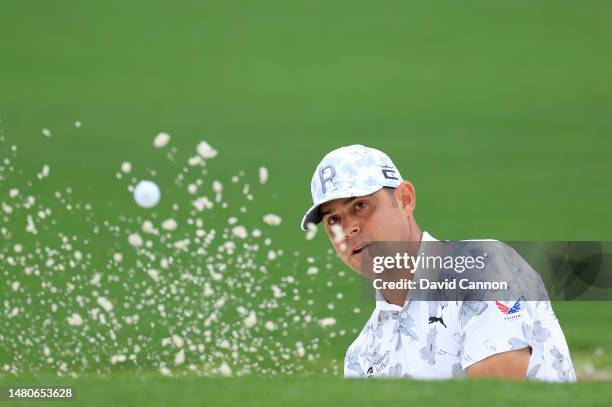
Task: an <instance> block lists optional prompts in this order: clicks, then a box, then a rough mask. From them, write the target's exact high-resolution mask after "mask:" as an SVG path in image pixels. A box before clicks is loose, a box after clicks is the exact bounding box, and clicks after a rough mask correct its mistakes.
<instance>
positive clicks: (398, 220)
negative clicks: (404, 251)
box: [321, 188, 410, 277]
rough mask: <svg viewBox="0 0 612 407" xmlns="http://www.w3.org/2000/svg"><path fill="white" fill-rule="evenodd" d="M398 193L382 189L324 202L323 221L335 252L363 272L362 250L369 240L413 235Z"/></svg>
mask: <svg viewBox="0 0 612 407" xmlns="http://www.w3.org/2000/svg"><path fill="white" fill-rule="evenodd" d="M395 195H396V194H395V190H392V189H391V190H388V189H384V188H383V189H380V190H378V191H377V192H375V193H373V194H370V195H365V196H360V197H356V198H343V199H336V200H333V201H330V202H326V203H324V204H323V205H321V214H322V215H323V219H322V223H323V225H324V226H325V230H326V231H327V235H328V237H329V239H330V242H331V243H332V245H333V246H334V249H336V253H338V256H340V258H341V259H342V261H343V262H344V263H345V264H346V265H347V266H349V267H350V268H352V269H353V270H355V271H357V272H358V273H360V274H363V273H362V272H361V257H362V253H363V249H364V248H365V247H366V246H367V245H368V244H369V243H371V242H377V241H406V240H409V238H410V225H409V221H408V215H407V212H406V210H405V209H404V208H403V205H402V204H401V202H399V201H398V199H397V197H396V196H395ZM366 277H367V276H366Z"/></svg>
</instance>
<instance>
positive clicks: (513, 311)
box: [495, 300, 521, 315]
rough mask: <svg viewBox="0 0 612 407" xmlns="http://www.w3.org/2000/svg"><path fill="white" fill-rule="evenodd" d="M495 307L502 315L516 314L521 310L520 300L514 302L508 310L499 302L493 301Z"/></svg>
mask: <svg viewBox="0 0 612 407" xmlns="http://www.w3.org/2000/svg"><path fill="white" fill-rule="evenodd" d="M495 305H497V308H499V310H500V311H501V312H502V314H504V315H510V314H516V313H517V312H519V311H520V310H521V300H516V302H515V303H514V305H513V306H512V307H510V308H508V307H507V306H505V305H504V304H502V303H501V302H499V301H495Z"/></svg>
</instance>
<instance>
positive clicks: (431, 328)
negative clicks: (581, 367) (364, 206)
mask: <svg viewBox="0 0 612 407" xmlns="http://www.w3.org/2000/svg"><path fill="white" fill-rule="evenodd" d="M425 240H429V241H435V239H434V238H433V237H431V236H430V235H429V234H428V233H427V232H424V233H423V241H425ZM514 305H516V302H499V301H498V302H495V301H411V300H410V299H407V300H406V303H405V304H404V306H403V307H400V306H398V305H394V304H390V303H388V302H387V301H385V299H384V298H383V297H382V295H381V294H380V292H378V291H377V292H376V308H375V309H374V311H373V313H372V315H371V316H370V318H369V320H368V321H367V323H366V324H365V327H364V328H363V330H362V331H361V333H360V334H359V336H358V337H357V338H356V339H355V341H354V342H353V343H352V344H351V345H350V346H349V348H348V351H347V352H346V356H345V360H344V375H345V377H372V376H388V377H408V378H413V379H448V378H453V377H458V376H463V375H465V374H466V373H465V371H466V369H467V368H468V367H469V366H471V365H472V364H474V363H477V362H479V361H481V360H483V359H485V358H487V357H489V356H492V355H495V354H497V353H501V352H507V351H511V350H516V349H522V348H526V347H531V356H530V360H529V366H528V368H527V379H533V380H542V381H561V382H573V381H576V374H575V372H574V368H573V365H572V361H571V358H570V353H569V349H568V346H567V343H566V341H565V337H564V335H563V331H562V330H561V327H560V325H559V322H558V320H557V318H556V316H555V313H554V312H553V309H552V307H551V304H550V302H549V301H520V310H519V311H516V312H513V313H504V312H503V311H502V309H504V307H507V308H511V307H513V306H514Z"/></svg>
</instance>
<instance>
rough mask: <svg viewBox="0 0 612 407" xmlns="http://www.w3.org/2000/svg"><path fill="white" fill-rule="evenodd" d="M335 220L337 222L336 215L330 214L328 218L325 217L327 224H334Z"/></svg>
mask: <svg viewBox="0 0 612 407" xmlns="http://www.w3.org/2000/svg"><path fill="white" fill-rule="evenodd" d="M336 222H338V217H337V216H330V217H329V218H327V224H328V225H335V224H336Z"/></svg>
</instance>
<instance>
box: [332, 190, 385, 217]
mask: <svg viewBox="0 0 612 407" xmlns="http://www.w3.org/2000/svg"><path fill="white" fill-rule="evenodd" d="M372 195H374V194H370V195H366V196H367V197H370V196H372ZM358 198H362V197H360V196H354V197H352V198H346V199H345V200H344V201H342V203H341V206H346V205H348V204H350V203H351V202H353V201H354V200H355V199H358ZM330 212H332V211H331V209H328V210H326V211H321V218H323V217H324V216H325V215H327V214H328V213H330Z"/></svg>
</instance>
